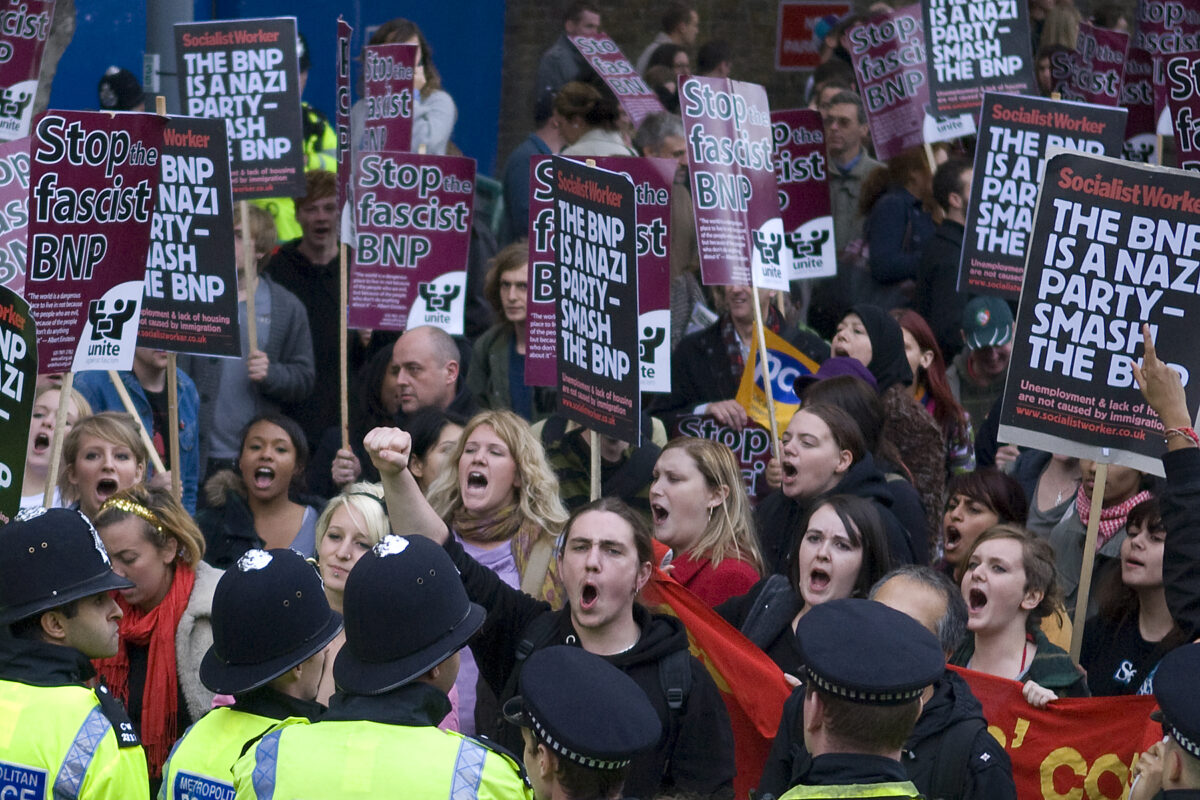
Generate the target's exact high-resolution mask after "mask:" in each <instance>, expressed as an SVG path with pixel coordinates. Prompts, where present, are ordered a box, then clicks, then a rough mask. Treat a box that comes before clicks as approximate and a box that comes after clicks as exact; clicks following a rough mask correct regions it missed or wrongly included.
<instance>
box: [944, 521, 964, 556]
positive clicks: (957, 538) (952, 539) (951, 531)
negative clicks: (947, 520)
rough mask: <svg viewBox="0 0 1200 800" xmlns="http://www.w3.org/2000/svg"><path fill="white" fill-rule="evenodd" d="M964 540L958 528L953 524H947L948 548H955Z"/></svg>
mask: <svg viewBox="0 0 1200 800" xmlns="http://www.w3.org/2000/svg"><path fill="white" fill-rule="evenodd" d="M961 541H962V534H961V533H959V532H958V528H956V527H954V526H953V525H947V526H946V548H947V549H948V550H953V549H954V548H956V547H958V543H959V542H961Z"/></svg>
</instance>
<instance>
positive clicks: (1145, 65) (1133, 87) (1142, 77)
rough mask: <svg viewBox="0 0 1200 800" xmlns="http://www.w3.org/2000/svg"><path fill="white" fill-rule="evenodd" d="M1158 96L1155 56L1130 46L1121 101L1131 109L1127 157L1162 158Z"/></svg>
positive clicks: (1144, 161)
mask: <svg viewBox="0 0 1200 800" xmlns="http://www.w3.org/2000/svg"><path fill="white" fill-rule="evenodd" d="M1154 96H1155V89H1154V59H1153V57H1152V56H1151V55H1150V54H1149V53H1147V52H1146V51H1145V50H1143V49H1142V48H1140V47H1134V46H1130V48H1129V57H1128V58H1127V59H1126V60H1125V70H1124V73H1123V76H1122V81H1121V103H1120V104H1121V106H1122V107H1123V108H1125V109H1126V110H1128V112H1129V119H1128V120H1127V121H1126V123H1125V147H1124V151H1123V156H1124V158H1125V160H1127V161H1137V162H1140V163H1142V164H1158V163H1160V161H1161V158H1160V154H1159V153H1158V150H1157V148H1158V136H1157V135H1156V133H1155V129H1156V127H1157V126H1156V124H1155V113H1154Z"/></svg>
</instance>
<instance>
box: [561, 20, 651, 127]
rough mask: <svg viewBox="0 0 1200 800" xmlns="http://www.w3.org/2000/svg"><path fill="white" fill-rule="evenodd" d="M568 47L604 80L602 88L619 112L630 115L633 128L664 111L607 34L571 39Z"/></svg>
mask: <svg viewBox="0 0 1200 800" xmlns="http://www.w3.org/2000/svg"><path fill="white" fill-rule="evenodd" d="M571 44H573V45H575V49H576V50H578V51H579V55H581V56H583V60H584V61H586V62H587V63H588V64H590V65H591V67H592V69H594V70H596V74H597V75H599V76H600V77H601V78H603V79H604V83H605V85H607V86H608V88H609V89H611V90H612V93H613V94H615V95H616V96H617V102H618V103H620V104H621V108H623V109H625V112H626V113H627V114H629V117H630V119H632V120H633V124H634V126H635V127H636V126H638V125H641V124H642V120H644V119H645V118H646V117H648V116H650V115H651V114H657V113H659V112H661V111H665V110H666V109H664V108H663V105H662V103H661V102H660V101H659V99H658V95H657V94H655V93H654V90H653V89H651V88H650V87H649V86H647V85H646V82H645V81H644V80H642V76H641V75H639V74H638V72H637V70H636V69H634V67H633V64H631V63H630V61H629V59H627V58H625V56H624V55H622V54H621V48H619V47H617V43H616V42H614V41H613V40H612V39H610V38H608V34H607V33H597V34H595V35H594V36H572V37H571Z"/></svg>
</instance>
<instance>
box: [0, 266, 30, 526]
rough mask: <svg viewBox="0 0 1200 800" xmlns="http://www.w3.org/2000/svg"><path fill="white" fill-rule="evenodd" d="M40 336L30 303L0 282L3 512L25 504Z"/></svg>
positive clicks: (0, 500)
mask: <svg viewBox="0 0 1200 800" xmlns="http://www.w3.org/2000/svg"><path fill="white" fill-rule="evenodd" d="M37 365H38V362H37V336H36V334H35V332H34V323H33V315H32V314H30V313H29V304H28V303H26V302H25V301H24V300H23V299H21V296H20V295H18V294H17V293H16V292H14V291H13V290H12V289H9V288H7V287H5V286H0V431H3V433H2V434H0V513H3V514H5V515H6V516H8V517H9V518H10V519H11V518H12V517H13V516H14V515H15V514H16V513H17V510H18V509H19V508H20V507H21V482H22V481H23V480H24V478H25V447H26V443H27V442H28V441H29V421H30V417H31V415H32V414H33V391H34V386H35V384H36V383H37V373H38V370H37Z"/></svg>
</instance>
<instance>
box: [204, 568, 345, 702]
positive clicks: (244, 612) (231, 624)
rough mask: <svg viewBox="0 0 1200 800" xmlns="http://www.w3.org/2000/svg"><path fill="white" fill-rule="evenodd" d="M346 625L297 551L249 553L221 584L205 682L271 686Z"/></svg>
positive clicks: (222, 690) (226, 690)
mask: <svg viewBox="0 0 1200 800" xmlns="http://www.w3.org/2000/svg"><path fill="white" fill-rule="evenodd" d="M341 629H342V615H341V614H338V613H337V612H336V611H333V610H332V609H330V607H329V601H328V600H327V599H326V598H325V589H324V587H323V586H322V585H321V579H320V577H318V575H317V572H316V570H314V569H313V568H312V566H311V565H310V564H309V563H308V562H307V561H305V560H304V556H302V555H300V554H299V553H297V552H295V551H294V550H249V551H247V552H246V554H245V555H243V556H242V557H241V558H239V559H238V562H237V565H236V566H235V567H233V568H232V569H228V570H226V571H225V574H224V575H222V576H221V580H220V581H219V582H218V583H217V589H216V592H214V593H213V603H212V633H213V643H212V646H211V647H210V648H208V652H207V653H205V654H204V658H203V659H202V660H201V662H200V682H201V683H203V684H204V685H205V686H207V687H208V688H209V689H211V690H212V691H214V692H216V693H218V694H239V693H242V692H248V691H250V690H251V689H255V688H257V687H259V686H262V685H263V684H265V683H268V682H270V681H272V680H274V679H275V678H278V677H279V676H280V675H282V674H284V673H285V672H287V671H288V670H289V669H291V668H292V667H294V666H296V665H297V664H300V663H302V662H304V661H305V660H307V659H308V658H310V657H312V656H313V655H314V654H316V653H318V652H319V651H320V650H321V649H322V648H324V647H325V645H327V644H329V642H331V641H332V640H333V637H335V636H337V634H338V631H340V630H341Z"/></svg>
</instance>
